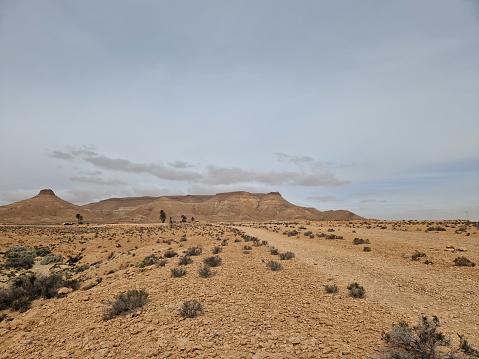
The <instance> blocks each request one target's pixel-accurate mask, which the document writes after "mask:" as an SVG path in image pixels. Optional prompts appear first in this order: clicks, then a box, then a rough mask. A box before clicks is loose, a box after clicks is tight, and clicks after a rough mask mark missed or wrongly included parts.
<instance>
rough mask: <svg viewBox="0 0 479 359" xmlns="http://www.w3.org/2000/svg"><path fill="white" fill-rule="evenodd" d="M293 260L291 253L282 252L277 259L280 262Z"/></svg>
mask: <svg viewBox="0 0 479 359" xmlns="http://www.w3.org/2000/svg"><path fill="white" fill-rule="evenodd" d="M293 258H294V253H293V252H284V253H280V254H279V259H281V260H282V261H285V260H289V259H293Z"/></svg>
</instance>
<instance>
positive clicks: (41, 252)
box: [33, 246, 52, 257]
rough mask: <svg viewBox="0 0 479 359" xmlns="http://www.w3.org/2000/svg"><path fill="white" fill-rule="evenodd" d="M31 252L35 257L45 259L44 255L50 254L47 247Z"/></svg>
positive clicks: (37, 248)
mask: <svg viewBox="0 0 479 359" xmlns="http://www.w3.org/2000/svg"><path fill="white" fill-rule="evenodd" d="M33 252H34V253H35V256H36V257H45V256H46V255H48V254H50V253H51V252H52V251H51V250H50V248H49V247H43V246H40V247H36V248H35V249H34V250H33Z"/></svg>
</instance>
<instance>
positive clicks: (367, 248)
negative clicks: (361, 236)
mask: <svg viewBox="0 0 479 359" xmlns="http://www.w3.org/2000/svg"><path fill="white" fill-rule="evenodd" d="M363 252H371V247H364V248H363Z"/></svg>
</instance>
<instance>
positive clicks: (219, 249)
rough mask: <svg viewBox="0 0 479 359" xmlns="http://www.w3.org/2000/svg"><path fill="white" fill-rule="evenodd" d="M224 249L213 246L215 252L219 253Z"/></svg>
mask: <svg viewBox="0 0 479 359" xmlns="http://www.w3.org/2000/svg"><path fill="white" fill-rule="evenodd" d="M222 250H223V248H221V247H218V246H216V247H214V248H213V254H219V253H221V251H222Z"/></svg>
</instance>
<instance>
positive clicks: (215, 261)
mask: <svg viewBox="0 0 479 359" xmlns="http://www.w3.org/2000/svg"><path fill="white" fill-rule="evenodd" d="M221 262H222V260H221V257H219V256H212V257H207V258H205V259H203V263H204V264H206V265H208V266H210V267H218V266H220V265H221Z"/></svg>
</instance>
